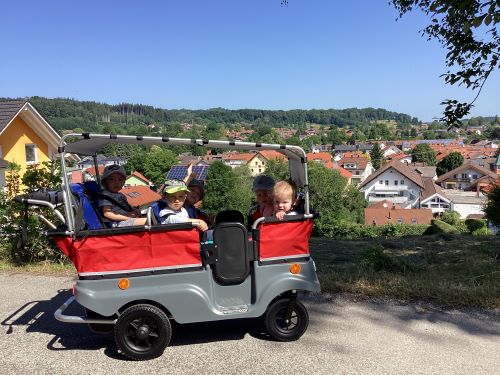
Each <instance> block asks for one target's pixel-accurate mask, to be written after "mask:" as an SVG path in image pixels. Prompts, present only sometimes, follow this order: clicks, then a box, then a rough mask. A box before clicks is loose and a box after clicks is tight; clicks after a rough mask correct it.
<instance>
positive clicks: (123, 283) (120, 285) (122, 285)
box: [118, 279, 130, 290]
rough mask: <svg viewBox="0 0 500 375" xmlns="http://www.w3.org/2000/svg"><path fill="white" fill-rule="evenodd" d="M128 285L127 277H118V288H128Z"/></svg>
mask: <svg viewBox="0 0 500 375" xmlns="http://www.w3.org/2000/svg"><path fill="white" fill-rule="evenodd" d="M129 286H130V281H129V280H128V279H120V281H118V288H120V289H121V290H125V289H128V287H129Z"/></svg>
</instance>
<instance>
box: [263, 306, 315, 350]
mask: <svg viewBox="0 0 500 375" xmlns="http://www.w3.org/2000/svg"><path fill="white" fill-rule="evenodd" d="M265 322H266V329H267V332H268V333H269V335H271V337H273V338H274V339H276V340H279V341H295V340H297V339H298V338H300V336H302V335H303V334H304V332H305V331H306V329H307V326H308V325H309V314H308V313H307V310H306V308H305V306H304V305H303V304H302V303H301V302H299V301H297V300H295V299H290V298H284V299H280V300H277V301H275V302H273V303H272V304H271V305H270V306H269V307H268V309H267V312H266V317H265Z"/></svg>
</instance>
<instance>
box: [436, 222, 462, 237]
mask: <svg viewBox="0 0 500 375" xmlns="http://www.w3.org/2000/svg"><path fill="white" fill-rule="evenodd" d="M431 224H432V231H433V233H434V234H438V233H445V234H455V233H459V230H458V229H457V228H455V227H454V226H453V225H450V224H448V223H445V222H444V221H442V220H439V219H433V220H432V222H431Z"/></svg>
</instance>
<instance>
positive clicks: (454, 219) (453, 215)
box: [440, 211, 460, 225]
mask: <svg viewBox="0 0 500 375" xmlns="http://www.w3.org/2000/svg"><path fill="white" fill-rule="evenodd" d="M440 219H441V221H444V222H445V223H447V224H450V225H457V224H458V223H459V222H460V214H459V213H458V212H456V211H445V212H443V213H442V214H441V217H440Z"/></svg>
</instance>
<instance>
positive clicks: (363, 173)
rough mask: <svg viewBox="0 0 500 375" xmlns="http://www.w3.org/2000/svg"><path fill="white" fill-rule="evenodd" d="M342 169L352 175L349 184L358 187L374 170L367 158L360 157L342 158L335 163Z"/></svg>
mask: <svg viewBox="0 0 500 375" xmlns="http://www.w3.org/2000/svg"><path fill="white" fill-rule="evenodd" d="M337 164H338V165H340V166H341V167H342V168H344V169H346V170H348V171H349V172H351V173H352V179H351V182H352V183H353V184H354V185H358V184H360V183H362V182H363V181H365V180H366V179H367V178H368V176H370V175H371V174H372V173H373V171H374V170H375V169H374V168H373V166H372V163H371V161H369V160H368V158H366V157H364V156H360V155H353V156H352V157H344V158H342V159H340V160H339V161H338V162H337Z"/></svg>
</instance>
